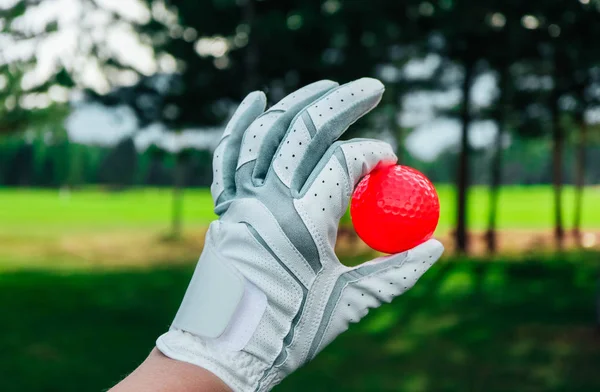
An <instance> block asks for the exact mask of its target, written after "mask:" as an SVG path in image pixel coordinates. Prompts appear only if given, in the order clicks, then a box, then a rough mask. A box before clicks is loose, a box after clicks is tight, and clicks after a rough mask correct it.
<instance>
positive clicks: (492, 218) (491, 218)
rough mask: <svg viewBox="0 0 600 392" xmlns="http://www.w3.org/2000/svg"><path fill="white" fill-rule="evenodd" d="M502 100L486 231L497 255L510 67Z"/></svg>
mask: <svg viewBox="0 0 600 392" xmlns="http://www.w3.org/2000/svg"><path fill="white" fill-rule="evenodd" d="M499 85H500V99H499V102H498V103H499V108H498V115H497V118H496V124H498V133H497V134H496V140H495V143H494V156H493V158H492V162H491V176H490V190H489V192H490V193H489V196H490V201H489V203H490V205H489V214H488V227H487V231H486V235H485V237H486V244H487V250H488V252H490V253H496V251H497V250H498V241H497V232H496V226H497V217H498V199H499V196H500V185H501V182H502V142H503V138H504V128H505V126H506V116H507V114H508V100H507V96H508V88H509V87H508V85H509V75H508V67H504V68H503V69H502V70H501V71H500V83H499Z"/></svg>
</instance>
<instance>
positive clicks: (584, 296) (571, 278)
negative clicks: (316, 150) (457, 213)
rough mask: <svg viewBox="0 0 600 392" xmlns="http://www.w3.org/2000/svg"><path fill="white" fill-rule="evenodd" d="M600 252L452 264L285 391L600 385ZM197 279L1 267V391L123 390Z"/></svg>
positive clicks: (173, 273) (169, 272) (164, 272)
mask: <svg viewBox="0 0 600 392" xmlns="http://www.w3.org/2000/svg"><path fill="white" fill-rule="evenodd" d="M598 257H599V255H598V254H591V253H590V254H581V255H575V254H569V255H567V256H565V257H561V258H560V259H558V258H557V259H544V260H539V259H537V260H525V261H522V262H521V263H514V262H512V261H511V260H505V261H503V260H499V261H497V262H495V263H482V262H471V261H446V262H442V263H441V264H438V265H437V266H434V267H433V268H432V270H431V271H430V272H428V273H427V274H426V275H425V276H424V277H423V279H422V280H421V281H419V283H418V284H417V285H416V286H415V287H414V288H413V289H412V290H411V291H409V292H408V293H406V294H405V295H403V296H402V297H399V298H397V299H395V300H394V302H393V303H392V304H391V305H384V306H383V307H382V308H380V309H377V310H373V311H371V312H370V314H369V315H368V316H367V317H366V319H365V320H363V322H361V323H360V324H357V325H353V326H352V327H351V328H350V330H349V331H348V332H346V333H345V334H343V335H342V336H341V337H340V338H339V339H338V340H336V341H335V342H334V343H333V344H332V345H330V346H329V347H328V348H327V349H326V350H324V352H322V353H321V354H320V355H319V356H318V357H317V359H316V360H315V361H314V362H312V363H310V364H309V365H307V366H306V367H304V368H302V369H301V370H299V371H298V372H297V373H295V374H293V375H292V376H291V377H289V379H287V380H285V381H284V382H283V384H282V385H281V386H280V387H279V388H278V389H276V390H279V391H333V390H336V391H337V390H340V391H467V390H468V391H542V390H543V391H565V390H567V391H594V390H600V374H598V364H600V336H599V335H597V334H596V333H595V332H596V331H595V329H594V323H593V309H594V302H593V295H594V291H595V285H596V278H597V275H598V271H597V262H598ZM190 276H191V267H190V266H182V267H177V268H169V269H155V270H149V271H131V272H126V271H120V272H112V273H108V272H104V273H69V274H67V273H57V272H54V273H52V272H14V273H4V274H2V275H0V303H1V304H2V333H1V334H0V374H2V381H1V385H2V387H1V390H2V391H3V392H24V391H61V392H70V391H73V392H74V391H77V392H79V391H98V390H102V389H103V388H108V387H110V386H111V385H112V384H114V383H116V382H117V381H118V380H119V379H120V378H121V377H123V376H124V375H125V374H127V373H128V372H130V371H131V370H132V369H133V368H134V367H135V366H136V365H137V364H138V363H139V362H140V361H142V359H143V358H144V357H145V356H146V355H147V353H148V352H149V351H150V350H151V348H152V347H153V342H154V340H155V338H156V337H157V336H158V335H159V334H161V333H162V332H164V331H165V330H166V329H167V328H168V325H169V323H170V322H171V320H172V317H173V315H174V314H175V311H176V309H177V306H178V304H179V302H180V300H181V298H182V295H183V292H184V290H185V288H186V285H187V282H188V280H189V278H190Z"/></svg>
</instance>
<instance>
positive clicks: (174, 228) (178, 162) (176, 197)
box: [171, 153, 185, 238]
mask: <svg viewBox="0 0 600 392" xmlns="http://www.w3.org/2000/svg"><path fill="white" fill-rule="evenodd" d="M184 181H185V162H184V158H183V156H182V155H181V153H178V154H177V155H176V157H175V173H174V175H173V210H172V216H171V218H172V220H171V236H172V238H180V237H181V228H182V221H183V219H182V216H183V186H184Z"/></svg>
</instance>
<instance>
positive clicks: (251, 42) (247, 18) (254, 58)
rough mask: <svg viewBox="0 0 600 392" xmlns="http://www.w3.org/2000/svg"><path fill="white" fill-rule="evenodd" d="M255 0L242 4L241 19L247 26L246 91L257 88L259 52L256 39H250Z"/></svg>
mask: <svg viewBox="0 0 600 392" xmlns="http://www.w3.org/2000/svg"><path fill="white" fill-rule="evenodd" d="M254 1H255V0H245V1H244V3H243V6H242V20H243V22H244V23H245V24H246V25H248V26H249V28H250V32H249V34H248V45H247V46H246V51H245V54H244V68H245V72H246V77H245V84H246V85H245V89H246V92H250V91H254V90H257V89H258V88H259V86H258V83H259V80H258V72H257V71H258V61H259V52H258V49H259V48H258V44H257V42H256V39H252V33H253V31H252V29H253V28H254V19H255V18H256V9H255V4H254Z"/></svg>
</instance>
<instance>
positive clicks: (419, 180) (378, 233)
mask: <svg viewBox="0 0 600 392" xmlns="http://www.w3.org/2000/svg"><path fill="white" fill-rule="evenodd" d="M350 214H351V216H352V223H353V225H354V229H355V230H356V233H357V234H358V236H359V237H360V238H361V239H362V240H363V241H364V242H365V243H366V244H367V245H369V246H370V247H371V248H373V249H375V250H378V251H380V252H384V253H399V252H404V251H406V250H408V249H411V248H413V247H415V246H417V245H419V244H421V243H423V242H425V241H427V240H428V239H429V238H431V236H432V235H433V232H434V231H435V228H436V226H437V224H438V221H439V217H440V202H439V199H438V195H437V192H436V191H435V188H434V186H433V184H432V183H431V181H429V179H427V177H425V176H424V175H423V174H422V173H421V172H419V171H417V170H415V169H413V168H410V167H408V166H401V165H392V166H386V167H380V168H376V169H375V170H374V171H372V172H371V173H370V174H368V175H367V176H365V177H364V178H363V179H362V180H361V181H360V182H359V183H358V185H357V187H356V189H355V190H354V194H353V195H352V201H351V203H350Z"/></svg>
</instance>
